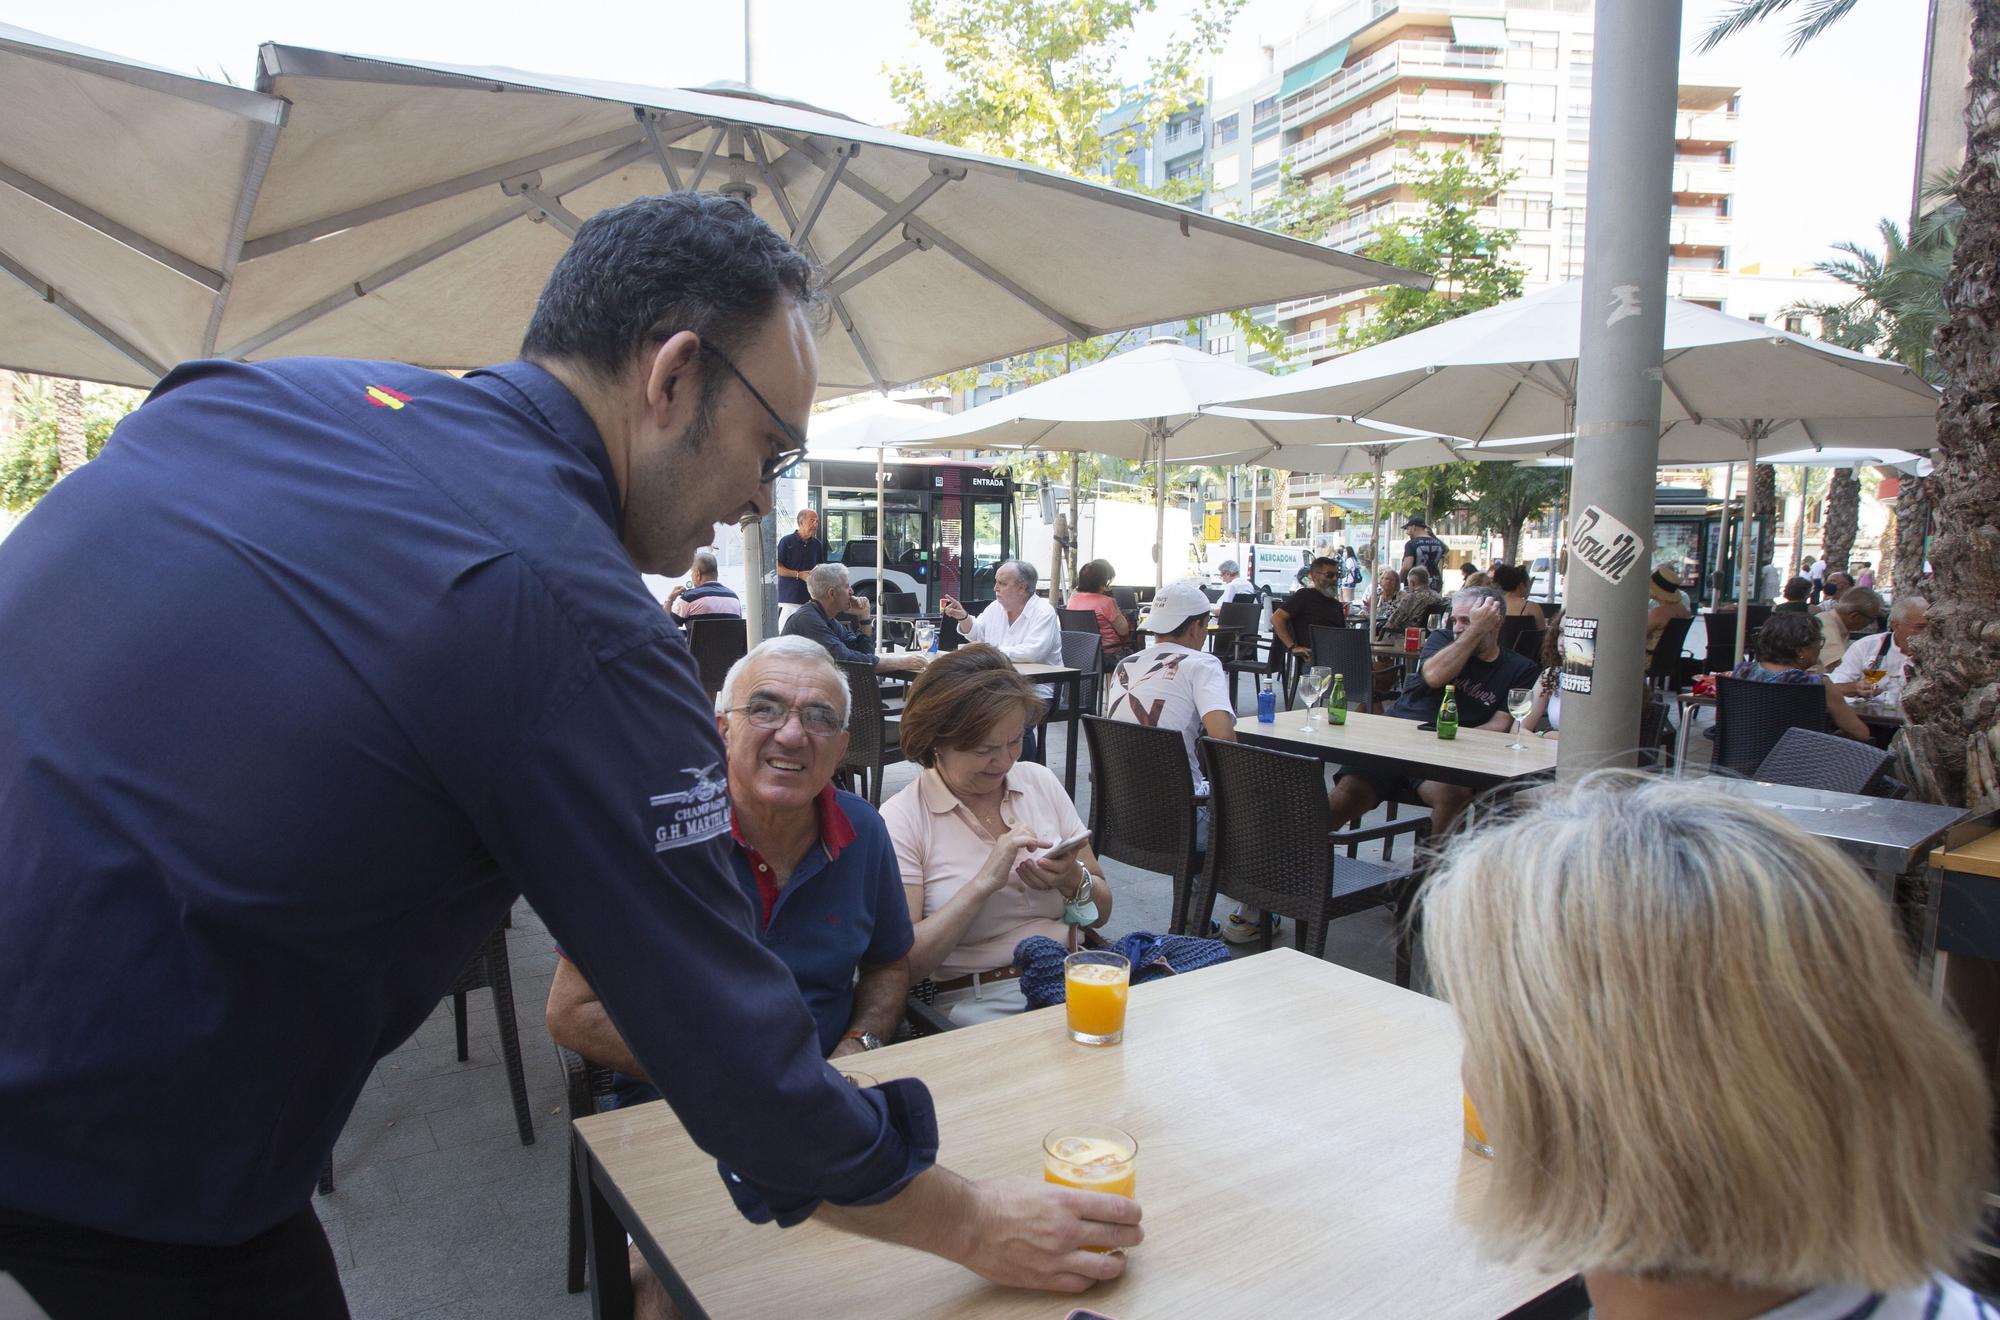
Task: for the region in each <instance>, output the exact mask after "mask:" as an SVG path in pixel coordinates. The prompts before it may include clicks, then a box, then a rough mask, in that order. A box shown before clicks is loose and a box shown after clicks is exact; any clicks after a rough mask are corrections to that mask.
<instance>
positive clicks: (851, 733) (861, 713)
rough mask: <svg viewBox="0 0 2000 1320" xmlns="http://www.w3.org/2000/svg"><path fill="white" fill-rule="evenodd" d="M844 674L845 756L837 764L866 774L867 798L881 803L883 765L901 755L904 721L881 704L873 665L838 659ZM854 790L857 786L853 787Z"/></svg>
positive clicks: (896, 759)
mask: <svg viewBox="0 0 2000 1320" xmlns="http://www.w3.org/2000/svg"><path fill="white" fill-rule="evenodd" d="M838 663H839V664H840V668H841V671H842V672H843V673H845V674H846V675H847V694H848V708H847V759H846V760H845V761H843V762H841V766H840V768H841V769H842V770H843V771H845V772H848V773H859V774H862V775H864V776H866V788H867V796H868V800H869V802H871V803H873V804H875V805H876V806H880V805H881V804H882V767H884V766H889V765H895V764H896V763H897V762H899V761H901V760H902V759H903V744H902V737H903V723H902V721H901V720H895V719H891V718H889V715H888V712H887V711H885V710H884V709H883V705H882V685H881V684H880V683H879V682H878V681H877V680H876V677H875V666H873V665H865V664H862V663H861V662H860V661H858V660H842V661H840V662H838ZM855 791H856V792H857V793H858V792H860V791H861V789H860V788H857V789H856V790H855Z"/></svg>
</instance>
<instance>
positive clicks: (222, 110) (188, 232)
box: [0, 24, 285, 388]
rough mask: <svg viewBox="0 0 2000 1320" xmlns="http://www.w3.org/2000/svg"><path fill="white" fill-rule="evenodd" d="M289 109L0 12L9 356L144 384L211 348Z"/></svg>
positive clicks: (1, 312) (33, 366)
mask: <svg viewBox="0 0 2000 1320" xmlns="http://www.w3.org/2000/svg"><path fill="white" fill-rule="evenodd" d="M284 116H285V105H284V102H282V101H279V100H276V99H274V98H272V97H269V96H263V95H260V94H259V93H256V92H252V91H246V90H244V89H242V88H239V87H228V86H224V85H223V84H220V83H212V82H208V81H205V80H204V79H201V78H190V77H188V76H186V75H185V74H179V73H171V72H169V71H167V70H165V69H156V68H154V67H152V66H151V65H147V64H140V63H137V62H135V61H132V60H127V59H123V58H120V57H119V56H116V55H107V54H105V53H104V52H102V51H95V50H90V49H88V48H86V47H83V46H74V45H70V44H69V43H67V42H62V41H57V40H55V39H54V38H52V37H44V36H39V35H37V34H35V33H32V32H27V31H23V30H22V29H20V28H15V27H8V26H6V25H4V24H0V272H3V273H4V275H5V276H7V277H10V278H0V325H4V326H6V327H7V331H6V335H5V338H4V342H0V365H5V366H8V367H11V368H14V369H15V370H19V371H33V372H40V373H45V374H48V375H56V376H71V377H76V378H78V379H82V380H97V381H104V382H107V383H109V384H114V385H135V386H139V387H142V388H143V387H145V386H149V385H151V384H152V383H153V382H154V381H155V380H157V379H159V378H160V377H161V376H162V375H164V374H166V372H167V370H168V369H169V368H170V367H172V366H173V365H174V364H175V363H177V362H180V361H182V360H184V359H187V358H198V357H205V356H207V355H208V354H209V353H211V352H212V351H213V348H214V325H215V318H216V316H217V315H218V314H219V311H220V308H221V304H222V302H223V300H224V298H225V297H226V296H227V294H228V291H229V285H230V278H231V272H232V268H233V267H234V265H235V261H236V244H237V242H238V240H239V239H240V238H241V236H242V233H243V226H244V224H245V223H246V222H247V221H248V219H249V212H250V204H251V201H252V199H253V198H254V197H255V195H256V192H257V187H258V184H259V182H260V181H261V180H262V178H263V174H264V167H265V165H266V164H267V163H268V162H269V160H270V154H271V148H272V146H273V144H274V142H275V141H276V137H277V133H278V126H279V125H280V124H281V123H283V122H284Z"/></svg>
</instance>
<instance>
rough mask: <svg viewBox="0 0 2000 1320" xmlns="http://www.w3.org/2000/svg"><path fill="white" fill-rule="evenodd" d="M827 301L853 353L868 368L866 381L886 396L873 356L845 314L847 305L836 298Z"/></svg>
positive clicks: (887, 388)
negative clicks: (869, 381) (830, 304)
mask: <svg viewBox="0 0 2000 1320" xmlns="http://www.w3.org/2000/svg"><path fill="white" fill-rule="evenodd" d="M828 301H830V302H831V303H832V304H833V314H834V315H835V316H836V317H838V318H839V319H840V328H841V329H843V330H845V331H846V332H847V338H848V340H849V341H850V342H852V343H853V345H854V351H855V353H856V354H857V355H858V356H859V357H860V358H861V365H862V366H864V367H866V368H868V379H869V380H872V381H874V382H875V388H876V389H877V390H880V391H881V392H882V393H884V394H887V393H888V392H889V387H888V385H886V384H884V383H883V380H882V371H881V369H880V368H879V367H877V366H876V365H875V355H874V354H873V353H870V352H869V351H868V344H867V342H866V341H864V340H863V339H862V338H861V332H860V331H859V330H857V329H855V328H854V318H853V317H851V316H849V315H848V314H847V304H845V303H843V302H842V301H841V300H840V299H839V298H837V297H835V298H830V299H829V300H828Z"/></svg>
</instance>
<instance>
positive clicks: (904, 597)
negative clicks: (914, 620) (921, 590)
mask: <svg viewBox="0 0 2000 1320" xmlns="http://www.w3.org/2000/svg"><path fill="white" fill-rule="evenodd" d="M916 612H917V595H916V593H915V592H913V591H894V590H889V591H884V592H883V593H882V613H884V614H915V613H916Z"/></svg>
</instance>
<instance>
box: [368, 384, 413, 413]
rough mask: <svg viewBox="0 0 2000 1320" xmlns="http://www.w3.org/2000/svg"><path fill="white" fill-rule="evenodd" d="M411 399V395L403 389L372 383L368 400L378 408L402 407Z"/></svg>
mask: <svg viewBox="0 0 2000 1320" xmlns="http://www.w3.org/2000/svg"><path fill="white" fill-rule="evenodd" d="M409 401H410V396H409V395H407V394H405V393H403V392H402V391H401V390H392V389H390V388H389V387H388V386H387V385H370V386H369V387H368V402H370V403H372V404H374V405H375V406H376V407H377V408H400V407H402V406H403V405H404V404H406V403H408V402H409Z"/></svg>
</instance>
